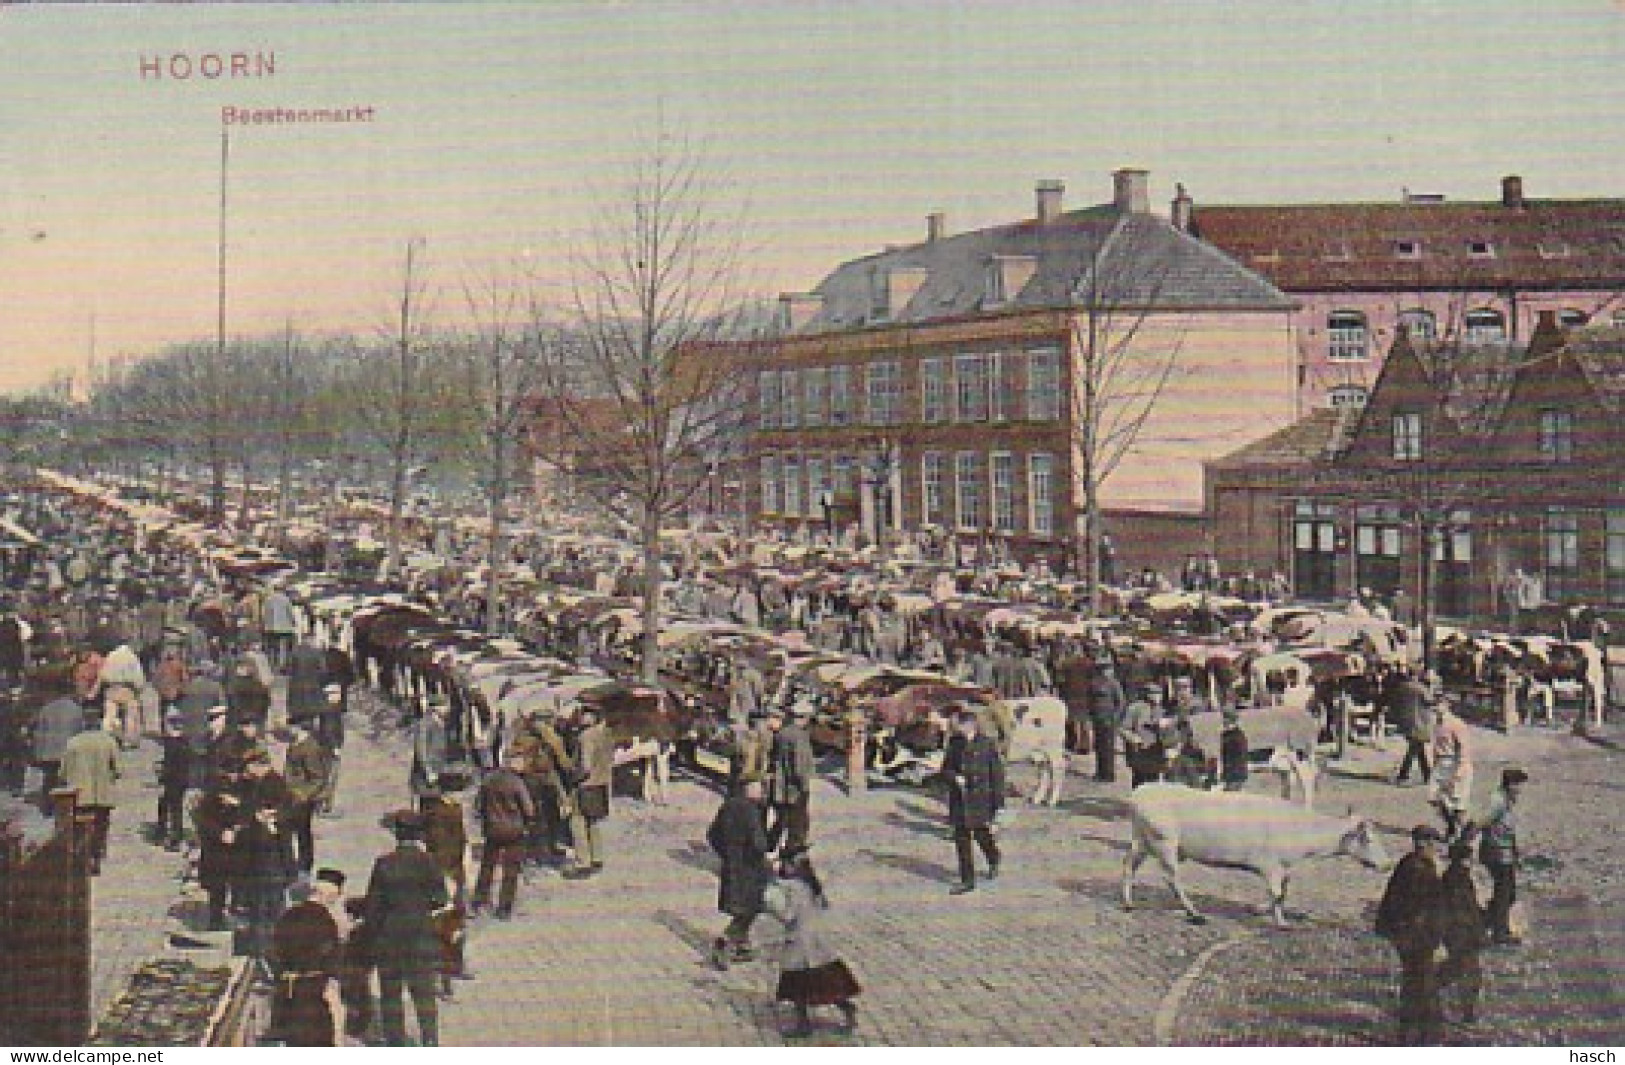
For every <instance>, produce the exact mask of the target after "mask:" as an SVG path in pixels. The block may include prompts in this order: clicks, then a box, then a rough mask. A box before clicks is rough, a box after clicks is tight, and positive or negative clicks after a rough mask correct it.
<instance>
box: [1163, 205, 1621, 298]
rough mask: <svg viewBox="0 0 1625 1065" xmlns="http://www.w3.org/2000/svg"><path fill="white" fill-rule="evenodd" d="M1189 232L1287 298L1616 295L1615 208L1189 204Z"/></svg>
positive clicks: (1618, 244)
mask: <svg viewBox="0 0 1625 1065" xmlns="http://www.w3.org/2000/svg"><path fill="white" fill-rule="evenodd" d="M1191 228H1192V231H1193V232H1195V233H1196V234H1197V235H1198V236H1200V237H1201V238H1202V239H1203V240H1206V241H1208V242H1209V243H1211V244H1214V245H1216V246H1217V247H1219V248H1221V249H1223V250H1224V251H1225V252H1226V253H1228V254H1229V255H1232V256H1234V257H1235V258H1236V259H1237V260H1238V261H1239V262H1241V263H1243V264H1244V265H1246V266H1248V267H1251V268H1252V269H1254V270H1257V271H1258V272H1259V273H1261V274H1263V275H1264V276H1265V277H1268V278H1269V279H1270V280H1271V281H1273V282H1275V284H1276V285H1278V286H1280V287H1281V288H1282V289H1283V290H1285V291H1287V292H1318V291H1385V292H1386V291H1404V290H1413V291H1414V290H1423V289H1429V290H1431V289H1446V290H1464V291H1472V290H1480V289H1498V288H1509V287H1515V288H1519V289H1526V290H1542V289H1545V290H1559V289H1581V290H1588V291H1589V290H1625V200H1622V199H1589V200H1525V201H1524V206H1523V207H1521V208H1516V207H1507V206H1504V205H1503V204H1502V203H1501V202H1500V201H1495V202H1489V203H1484V202H1465V201H1463V202H1459V203H1455V202H1449V201H1445V202H1433V201H1420V202H1405V203H1343V204H1285V205H1283V204H1260V205H1219V204H1215V205H1202V204H1197V205H1195V206H1194V207H1193V209H1192V215H1191ZM1402 241H1409V242H1414V243H1415V244H1417V245H1418V251H1419V255H1418V257H1417V258H1414V259H1412V258H1404V257H1401V256H1400V255H1399V254H1398V253H1397V250H1398V245H1399V243H1400V242H1402ZM1472 242H1483V243H1486V244H1488V245H1489V246H1490V248H1491V249H1493V255H1489V256H1484V255H1474V254H1472V253H1471V251H1470V247H1469V246H1470V244H1471V243H1472Z"/></svg>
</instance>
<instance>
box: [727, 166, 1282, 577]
mask: <svg viewBox="0 0 1625 1065" xmlns="http://www.w3.org/2000/svg"><path fill="white" fill-rule="evenodd" d="M1114 178H1115V185H1114V196H1113V200H1112V202H1110V203H1107V204H1104V205H1100V206H1095V207H1090V208H1087V209H1083V210H1075V211H1066V210H1064V209H1063V205H1062V195H1063V191H1062V187H1061V185H1060V184H1059V183H1057V182H1044V183H1041V184H1040V185H1039V186H1038V188H1037V192H1036V208H1037V210H1036V214H1035V216H1034V217H1032V218H1029V219H1025V220H1022V221H1018V222H1015V223H1012V224H1008V225H1001V226H995V227H992V228H988V229H980V230H976V231H972V232H966V233H960V234H952V235H950V234H949V233H948V232H947V231H946V227H945V226H944V224H943V219H942V216H940V215H933V216H931V217H930V219H929V222H928V227H927V239H926V240H925V241H923V242H921V243H918V244H913V245H910V246H908V247H903V248H894V249H890V250H887V251H885V252H882V253H880V254H877V255H871V256H868V257H865V258H861V259H856V260H853V261H851V262H847V263H843V264H842V265H840V266H839V267H837V268H836V269H835V270H834V271H833V272H832V273H831V274H830V275H829V276H827V277H826V278H824V280H823V281H822V282H820V283H819V284H818V286H817V287H816V288H814V289H813V290H812V291H811V292H808V293H804V294H797V295H787V296H785V297H782V301H781V306H782V309H783V313H784V323H783V324H784V327H785V337H784V339H783V340H782V342H781V343H780V344H779V345H777V347H776V349H775V350H774V352H773V354H772V356H771V358H770V359H769V360H768V361H767V362H766V363H764V365H762V367H761V369H760V372H759V374H758V399H759V418H758V428H757V430H756V432H755V433H754V434H753V438H752V441H751V454H752V466H753V468H754V472H755V476H754V477H752V478H751V484H750V489H749V492H750V508H751V512H752V514H753V515H754V516H755V520H756V521H757V522H758V523H760V524H767V525H794V524H803V523H804V524H812V525H819V526H822V525H825V524H826V523H827V524H828V525H830V526H837V525H838V526H846V525H848V524H857V525H859V526H860V527H861V528H862V529H863V530H864V531H866V532H868V533H870V534H871V535H872V534H873V533H874V531H875V530H876V529H877V528H890V529H911V528H918V527H923V526H932V527H936V528H939V529H942V530H945V531H948V532H951V533H953V534H955V535H957V536H959V537H960V538H961V539H962V540H964V541H966V542H968V543H976V542H979V541H981V540H984V539H986V538H989V537H997V538H999V539H1001V540H1004V541H1006V542H1007V543H1008V544H1009V545H1010V546H1011V548H1012V550H1014V551H1015V552H1016V553H1017V554H1020V555H1023V556H1028V557H1031V556H1035V555H1043V556H1047V557H1049V558H1051V559H1052V560H1054V561H1061V560H1063V559H1065V558H1066V557H1067V556H1068V553H1069V552H1070V550H1071V549H1072V548H1073V547H1074V546H1075V543H1076V535H1077V530H1078V518H1079V515H1080V510H1081V498H1082V486H1081V485H1080V484H1079V483H1077V482H1078V476H1077V474H1078V470H1079V466H1078V463H1077V462H1076V461H1075V455H1076V440H1077V435H1078V434H1077V433H1076V432H1075V429H1076V428H1077V427H1076V426H1075V425H1074V424H1073V421H1074V413H1075V411H1076V410H1077V409H1079V408H1078V405H1077V404H1075V403H1073V402H1070V401H1069V400H1070V398H1071V394H1070V393H1069V391H1068V390H1069V389H1072V388H1074V387H1075V386H1076V384H1077V382H1078V380H1079V366H1080V358H1081V354H1080V353H1081V352H1082V351H1085V350H1088V345H1087V341H1086V340H1084V339H1083V338H1084V337H1085V336H1086V335H1087V333H1088V326H1089V323H1090V322H1093V323H1095V325H1096V326H1097V328H1099V329H1104V330H1106V331H1107V332H1109V333H1110V334H1111V337H1112V339H1111V341H1110V342H1111V343H1113V344H1115V343H1119V342H1120V343H1121V344H1122V345H1123V350H1125V351H1126V352H1127V354H1128V356H1129V359H1130V362H1131V364H1132V365H1137V366H1141V367H1143V366H1146V365H1150V366H1158V365H1163V366H1171V367H1172V371H1171V373H1169V374H1168V375H1167V378H1166V381H1165V383H1164V384H1163V386H1162V391H1161V394H1160V395H1159V397H1158V399H1157V401H1156V403H1155V404H1153V405H1152V407H1151V410H1150V414H1149V416H1148V417H1147V418H1146V420H1145V424H1144V426H1143V429H1142V430H1141V432H1140V434H1139V437H1138V439H1137V440H1136V442H1135V445H1134V446H1133V447H1132V448H1131V449H1129V451H1128V452H1127V454H1126V455H1125V456H1124V457H1123V459H1122V462H1121V464H1120V465H1119V466H1118V467H1117V469H1116V471H1115V473H1114V474H1113V475H1112V476H1111V477H1110V479H1109V480H1107V481H1106V482H1105V484H1104V486H1103V491H1102V497H1103V499H1104V501H1105V504H1106V506H1107V508H1108V515H1109V514H1110V509H1111V508H1117V509H1118V510H1119V512H1120V521H1119V524H1118V527H1117V529H1116V534H1117V535H1116V540H1117V548H1118V551H1119V553H1120V559H1121V560H1122V561H1123V562H1124V563H1125V564H1129V565H1140V564H1157V565H1166V564H1167V563H1168V561H1169V560H1170V559H1174V560H1175V564H1176V565H1177V556H1178V555H1179V554H1181V553H1182V552H1184V551H1187V550H1195V549H1200V546H1201V543H1202V539H1201V528H1200V525H1199V523H1193V522H1192V521H1191V520H1190V518H1189V515H1191V514H1194V513H1197V512H1199V510H1200V506H1201V462H1202V460H1203V459H1205V458H1211V457H1213V456H1216V455H1219V454H1223V453H1225V452H1226V451H1229V450H1231V449H1233V448H1234V447H1235V446H1236V445H1237V444H1238V443H1240V442H1241V441H1243V440H1245V439H1248V438H1249V437H1251V436H1252V435H1253V434H1255V433H1256V432H1257V430H1258V429H1259V428H1261V427H1264V428H1268V427H1272V426H1279V425H1285V424H1287V423H1289V422H1290V421H1291V420H1292V418H1293V417H1294V415H1295V407H1294V403H1295V396H1294V389H1295V377H1294V374H1295V366H1296V342H1295V339H1294V337H1293V335H1292V325H1291V313H1292V304H1291V302H1290V301H1289V300H1288V299H1287V298H1286V297H1284V296H1283V295H1282V294H1281V292H1280V291H1279V290H1277V289H1276V288H1275V287H1274V286H1273V285H1271V284H1270V283H1269V282H1267V281H1265V280H1264V279H1263V278H1261V277H1259V276H1258V275H1257V274H1255V273H1254V272H1252V271H1251V270H1248V269H1246V268H1244V267H1242V266H1240V265H1238V264H1237V263H1235V262H1234V261H1232V260H1230V259H1229V258H1227V257H1226V256H1225V255H1223V254H1222V253H1220V252H1218V251H1216V250H1215V249H1214V248H1212V247H1211V246H1209V245H1207V244H1204V243H1203V242H1201V241H1199V240H1196V239H1195V238H1193V237H1192V236H1190V235H1189V234H1186V233H1182V232H1180V231H1179V230H1177V229H1176V228H1174V227H1173V226H1172V225H1170V224H1169V223H1168V222H1167V221H1166V220H1164V219H1162V218H1159V217H1156V216H1154V215H1153V214H1152V213H1151V211H1150V208H1149V203H1148V197H1147V193H1146V175H1145V173H1144V172H1143V171H1134V170H1124V171H1119V172H1117V174H1116V175H1114ZM1103 279H1110V284H1109V288H1110V293H1109V295H1108V296H1106V297H1104V298H1103V295H1102V294H1103V293H1104V292H1105V291H1106V289H1107V288H1108V285H1107V283H1106V281H1104V280H1103ZM1107 303H1109V304H1110V306H1109V314H1103V313H1102V311H1103V309H1107V308H1106V307H1105V305H1106V304H1107ZM1107 318H1109V319H1110V321H1109V322H1106V321H1105V319H1107ZM1094 350H1097V351H1098V350H1100V347H1099V346H1098V345H1097V346H1096V348H1095V349H1094ZM1165 515H1172V516H1171V517H1169V518H1168V520H1166V521H1159V518H1160V517H1161V516H1165ZM1108 528H1111V522H1110V519H1109V518H1108ZM1192 531H1194V533H1195V537H1194V538H1192V537H1190V536H1189V535H1188V534H1189V533H1191V532H1192ZM1162 533H1167V534H1168V536H1169V538H1168V539H1162V538H1161V536H1160V534H1162ZM1175 541H1177V542H1175Z"/></svg>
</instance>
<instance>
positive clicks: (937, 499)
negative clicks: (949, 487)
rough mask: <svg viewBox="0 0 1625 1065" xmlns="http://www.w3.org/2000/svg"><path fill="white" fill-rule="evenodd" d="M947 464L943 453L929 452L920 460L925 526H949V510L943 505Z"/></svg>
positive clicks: (921, 500)
mask: <svg viewBox="0 0 1625 1065" xmlns="http://www.w3.org/2000/svg"><path fill="white" fill-rule="evenodd" d="M946 475H947V463H945V462H944V461H943V458H942V452H940V451H927V452H926V453H925V454H924V455H923V456H921V458H920V485H921V492H920V521H921V523H922V524H924V525H936V526H943V525H946V524H947V518H948V514H947V509H946V507H945V506H944V504H943V496H942V492H943V481H944V478H945V477H946Z"/></svg>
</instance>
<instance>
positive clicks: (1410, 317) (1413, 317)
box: [1399, 307, 1439, 340]
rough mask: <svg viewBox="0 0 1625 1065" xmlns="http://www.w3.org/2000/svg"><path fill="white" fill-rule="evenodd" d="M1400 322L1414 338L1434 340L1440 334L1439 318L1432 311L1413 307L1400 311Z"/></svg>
mask: <svg viewBox="0 0 1625 1065" xmlns="http://www.w3.org/2000/svg"><path fill="white" fill-rule="evenodd" d="M1399 324H1400V325H1402V326H1404V328H1405V331H1406V332H1407V333H1409V334H1410V337H1411V339H1412V340H1433V339H1435V338H1436V337H1438V335H1439V320H1438V319H1437V318H1435V317H1434V315H1433V312H1432V311H1428V310H1423V309H1422V308H1421V307H1411V308H1409V309H1408V310H1403V311H1400V312H1399Z"/></svg>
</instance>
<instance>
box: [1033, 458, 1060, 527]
mask: <svg viewBox="0 0 1625 1065" xmlns="http://www.w3.org/2000/svg"><path fill="white" fill-rule="evenodd" d="M1027 515H1028V527H1029V528H1031V529H1032V531H1033V535H1034V536H1053V535H1055V458H1054V457H1053V456H1051V455H1028V456H1027Z"/></svg>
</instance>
